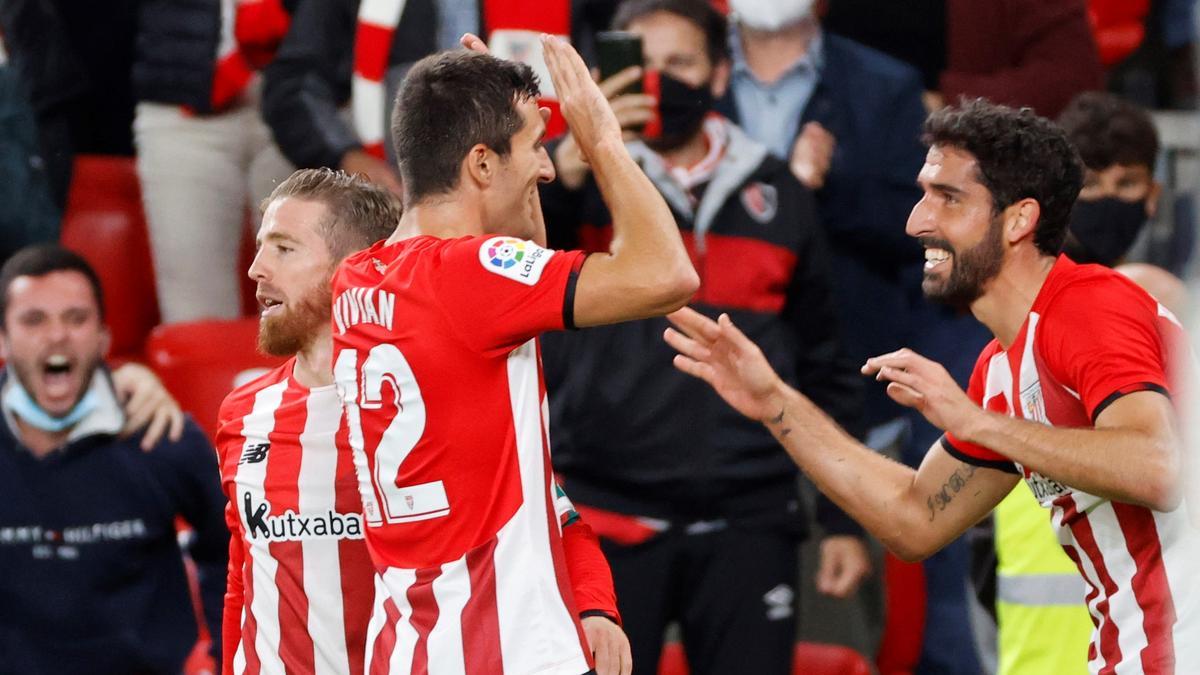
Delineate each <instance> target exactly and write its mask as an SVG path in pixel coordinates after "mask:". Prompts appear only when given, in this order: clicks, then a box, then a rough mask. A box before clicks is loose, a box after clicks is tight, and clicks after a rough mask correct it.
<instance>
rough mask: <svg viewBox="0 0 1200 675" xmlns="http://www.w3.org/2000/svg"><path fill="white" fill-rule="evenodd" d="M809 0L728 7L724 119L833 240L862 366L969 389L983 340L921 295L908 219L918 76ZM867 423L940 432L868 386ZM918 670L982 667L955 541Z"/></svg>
mask: <svg viewBox="0 0 1200 675" xmlns="http://www.w3.org/2000/svg"><path fill="white" fill-rule="evenodd" d="M817 8H819V7H816V6H815V3H814V2H813V1H811V0H787V1H786V2H761V1H756V0H732V1H731V2H730V9H731V10H733V13H734V18H735V19H736V21H735V24H734V30H733V31H731V46H732V52H733V75H732V81H731V86H730V90H729V92H728V93H727V94H726V96H725V97H724V98H723V100H722V104H721V106H720V107H719V109H720V110H722V111H723V112H726V113H727V114H729V115H730V116H731V117H732V118H733V119H734V120H735V121H737V122H738V123H739V124H740V125H741V126H742V127H743V128H745V129H746V131H747V133H748V134H749V135H750V136H751V137H752V138H754V139H756V140H758V141H760V142H763V143H765V144H766V145H767V147H768V148H769V149H770V150H771V151H772V152H773V153H775V154H776V155H777V156H779V157H781V158H784V159H786V160H787V161H788V163H789V166H790V167H791V169H792V172H793V174H795V175H796V177H797V178H798V179H799V180H800V182H801V183H803V184H804V185H805V186H807V187H808V188H809V189H811V190H813V191H814V192H815V194H816V200H817V212H818V215H819V217H820V223H821V226H822V227H823V229H824V231H825V236H826V240H827V241H828V242H829V250H830V255H829V258H830V268H831V269H832V270H833V273H834V276H833V297H834V301H835V307H836V311H837V317H838V319H839V321H840V322H841V328H842V336H843V338H844V341H845V344H846V351H847V353H848V354H849V356H850V357H851V358H852V359H853V360H854V361H856V362H858V363H861V362H862V361H865V360H866V359H867V358H868V357H871V356H874V355H876V354H883V353H887V352H890V351H893V350H896V349H899V348H900V347H902V346H904V345H910V346H914V348H917V349H920V350H922V352H923V353H927V354H930V355H931V357H932V358H935V359H938V360H939V361H941V362H942V363H945V364H946V366H947V368H949V369H950V372H951V373H952V374H953V375H954V376H955V377H956V378H958V380H959V382H962V383H965V382H966V379H967V377H968V375H969V373H970V371H971V366H972V365H973V363H974V360H973V354H974V353H975V351H976V350H977V349H978V348H982V347H983V345H984V344H985V343H986V342H987V335H986V331H984V329H983V328H982V327H980V326H979V325H978V323H977V322H976V321H975V320H974V319H972V318H971V317H969V316H965V315H961V314H959V313H957V312H955V311H954V310H951V309H948V308H943V307H935V306H933V305H930V304H928V303H926V302H925V301H924V300H923V299H922V298H921V295H920V275H921V252H920V246H918V245H917V244H916V242H914V241H913V240H912V239H911V238H909V237H907V236H905V234H904V228H903V223H904V222H905V220H906V219H907V217H908V214H909V212H910V211H911V210H912V208H913V205H914V204H915V203H916V202H917V200H918V199H919V198H920V191H919V190H918V189H917V188H916V186H915V184H914V182H913V177H914V176H916V175H917V172H918V170H919V169H920V167H921V163H922V161H923V157H924V156H925V149H924V147H923V146H922V145H921V142H920V134H921V124H922V123H923V122H924V119H925V106H924V105H923V103H922V93H923V86H922V82H921V76H920V74H919V73H918V72H917V71H916V70H914V69H913V68H911V67H909V66H908V65H906V64H904V63H902V62H900V61H898V60H896V59H893V58H891V57H889V56H886V55H884V54H881V53H879V52H876V51H874V50H872V49H869V48H867V47H864V46H862V45H860V44H857V43H855V42H852V41H850V40H847V39H845V38H842V37H839V36H837V35H834V34H832V33H829V32H827V31H825V30H824V29H823V27H822V25H821V22H820V20H819V18H818V16H817V14H816V13H815V11H814V10H815V9H817ZM864 422H865V424H864V428H865V429H866V430H867V438H868V439H869V442H870V443H871V445H872V446H873V447H876V448H877V449H884V448H893V449H897V450H898V451H899V454H900V456H901V458H902V459H903V460H904V461H905V462H906V463H908V464H909V465H910V466H917V465H918V464H920V462H921V460H922V458H923V457H924V455H925V452H926V450H927V449H928V448H929V446H930V444H931V443H932V442H933V441H934V440H935V439H936V438H937V436H938V431H937V430H936V429H934V428H933V427H931V426H930V425H929V424H928V423H926V422H925V420H924V419H922V418H921V417H920V415H917V414H914V413H913V412H912V411H908V410H904V409H903V408H901V407H900V406H897V405H896V404H895V403H894V402H892V401H891V400H890V399H889V398H888V397H887V395H886V393H885V391H884V387H883V386H882V385H880V384H879V383H876V382H868V383H867V385H866V396H865V405H864ZM924 565H925V578H926V581H927V585H928V605H927V606H928V612H927V621H926V623H927V630H926V635H931V636H932V635H936V636H937V638H936V639H928V640H926V641H925V642H924V649H923V653H922V664H923V667H928V668H930V669H935V670H937V669H940V670H948V671H954V672H975V671H977V670H979V665H978V663H977V659H976V656H975V654H974V650H973V648H972V647H971V644H972V640H971V636H970V631H969V621H968V615H967V594H966V589H967V583H966V574H967V572H966V569H967V551H966V547H965V545H964V544H960V543H955V544H953V545H951V546H949V547H947V548H946V549H945V550H943V551H941V552H939V553H938V554H937V555H936V556H934V557H933V558H931V559H929V560H927V561H925V563H924Z"/></svg>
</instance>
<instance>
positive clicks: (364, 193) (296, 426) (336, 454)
mask: <svg viewBox="0 0 1200 675" xmlns="http://www.w3.org/2000/svg"><path fill="white" fill-rule="evenodd" d="M399 218H400V211H399V208H398V206H397V205H396V204H395V203H394V201H393V199H392V197H391V196H390V195H389V194H388V193H387V192H386V191H385V190H383V189H381V188H378V187H375V186H373V185H371V184H370V183H367V182H366V181H364V180H361V179H358V178H352V177H349V176H347V175H345V174H343V173H340V172H333V171H329V170H324V169H321V170H303V171H298V172H296V173H295V174H293V175H292V177H291V178H289V179H288V180H287V181H285V182H284V183H282V184H281V185H280V186H279V187H278V188H276V189H275V191H274V192H273V193H272V194H271V196H270V197H269V198H268V199H267V201H266V208H265V212H264V215H263V221H262V226H261V228H260V230H259V233H258V253H257V255H256V256H255V259H254V263H253V265H252V266H251V267H250V276H251V278H253V279H254V280H255V281H256V282H257V283H258V300H259V302H260V303H261V305H262V306H263V308H264V309H263V312H262V319H261V326H260V331H259V347H260V348H261V349H262V350H263V351H264V352H267V353H270V354H274V355H277V356H290V357H291V358H290V359H288V361H287V362H286V363H285V364H283V365H282V366H280V367H279V368H276V369H275V370H273V371H272V372H270V373H267V374H266V375H263V376H262V377H260V378H258V379H256V380H254V381H253V382H250V383H248V384H246V385H245V386H243V387H241V388H239V389H237V390H236V391H234V392H233V393H232V394H230V395H229V397H228V398H227V399H226V400H225V403H224V404H223V405H222V407H221V413H220V419H221V423H220V428H219V431H218V435H217V447H218V451H219V454H220V461H221V473H222V479H223V480H222V484H223V487H224V490H225V492H226V494H227V495H228V497H229V505H228V508H227V509H226V519H227V522H228V525H229V529H230V531H231V532H232V533H233V537H232V540H231V545H230V553H231V555H230V566H229V582H228V591H227V596H226V602H225V617H224V631H223V633H224V639H225V644H226V645H227V647H226V649H225V657H226V658H225V663H224V668H223V670H224V672H225V673H239V674H240V673H259V672H263V673H275V672H284V671H286V672H296V673H362V672H363V670H364V663H365V662H366V661H367V660H368V659H369V658H370V656H369V655H367V654H366V652H365V649H366V635H367V623H368V620H369V619H370V612H371V600H372V597H373V595H374V592H375V583H376V582H375V570H374V567H373V566H372V564H371V561H370V557H369V554H368V551H367V546H366V544H365V542H364V540H363V519H362V515H361V511H362V503H361V500H360V499H359V495H358V480H357V478H356V476H355V471H354V466H353V460H352V457H351V453H350V448H349V444H348V435H347V430H346V428H345V427H344V426H343V425H342V424H341V419H342V407H341V402H340V401H339V400H338V397H337V393H336V391H335V388H334V385H333V374H332V371H331V369H330V364H331V353H332V340H331V336H330V292H329V279H330V276H331V274H332V273H333V270H334V268H335V267H336V265H337V263H338V262H340V261H341V260H342V258H344V257H345V256H346V255H347V254H349V253H351V252H353V251H357V250H359V249H362V248H365V247H366V246H368V245H370V244H371V243H372V242H375V241H379V240H381V239H383V238H385V237H387V236H388V235H390V234H391V233H392V231H393V230H394V229H395V225H396V223H397V221H398V220H399ZM556 496H557V499H556V500H555V502H554V511H555V513H556V515H557V516H558V517H559V518H560V519H561V522H562V523H563V527H562V532H563V542H564V549H565V554H564V557H565V561H566V565H567V568H568V570H569V572H570V575H569V576H570V579H571V581H572V584H571V590H572V596H573V597H574V600H575V602H576V605H577V607H578V609H579V611H580V614H581V616H583V617H584V618H583V619H582V623H583V626H584V629H585V632H586V635H587V638H588V640H589V642H590V645H591V647H592V648H593V649H594V650H595V651H596V652H597V656H596V661H597V664H598V670H599V672H601V673H606V674H608V675H618V674H624V675H627V674H628V672H629V667H628V663H629V656H628V642H627V641H626V640H625V637H624V634H623V633H621V630H620V628H619V627H618V625H617V623H616V622H617V621H618V620H619V617H618V616H617V613H616V609H615V608H616V600H615V596H614V593H613V590H612V579H611V576H610V574H609V572H608V568H607V564H606V563H605V561H604V558H603V556H602V554H601V553H600V550H599V547H598V545H597V542H596V541H595V538H594V536H593V535H592V533H591V530H590V528H588V527H587V526H586V525H585V524H583V523H582V522H581V521H578V519H577V516H575V515H574V512H573V510H572V509H571V506H570V503H569V502H568V501H567V500H566V497H565V496H564V495H561V493H559V494H558V495H556ZM410 619H412V620H416V619H417V617H415V616H413V617H410V616H405V617H403V620H404V621H408V620H410Z"/></svg>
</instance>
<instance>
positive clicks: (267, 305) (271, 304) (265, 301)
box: [257, 294, 283, 319]
mask: <svg viewBox="0 0 1200 675" xmlns="http://www.w3.org/2000/svg"><path fill="white" fill-rule="evenodd" d="M257 297H258V306H259V307H261V308H262V312H261V313H260V316H261V317H262V318H264V319H265V318H266V317H268V316H271V315H272V314H278V313H279V312H281V311H283V301H282V300H280V299H278V298H274V297H270V296H267V295H262V294H259V295H258V296H257Z"/></svg>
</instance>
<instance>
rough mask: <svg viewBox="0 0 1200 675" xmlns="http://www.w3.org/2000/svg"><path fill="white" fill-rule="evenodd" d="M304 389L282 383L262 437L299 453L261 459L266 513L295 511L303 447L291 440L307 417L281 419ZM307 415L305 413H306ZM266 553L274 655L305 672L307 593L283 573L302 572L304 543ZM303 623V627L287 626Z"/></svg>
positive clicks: (277, 545) (309, 657) (281, 544)
mask: <svg viewBox="0 0 1200 675" xmlns="http://www.w3.org/2000/svg"><path fill="white" fill-rule="evenodd" d="M307 397H308V392H307V391H306V390H304V389H301V388H299V387H288V388H287V389H285V390H284V392H283V397H282V399H281V400H280V402H279V406H278V407H277V408H276V409H275V424H274V425H273V427H272V429H273V430H272V431H271V433H270V434H269V435H268V436H267V439H268V442H269V443H270V444H271V446H272V447H275V448H285V447H290V446H291V445H293V444H294V445H295V446H296V447H297V449H298V450H300V452H291V453H287V452H277V454H275V456H273V457H271V458H270V460H269V461H268V462H267V475H266V476H265V477H264V478H263V492H264V494H266V495H267V498H268V501H269V503H270V504H271V515H273V516H276V517H279V516H282V515H283V514H285V513H288V512H289V511H290V512H292V513H299V511H300V462H301V461H303V460H302V457H303V454H304V449H303V447H302V446H300V444H299V443H298V442H296V441H297V440H298V439H296V438H295V429H297V428H299V429H303V428H304V427H305V426H307V424H308V420H307V419H303V420H294V419H293V420H284V419H283V417H284V416H285V415H288V414H289V413H292V412H293V411H305V412H307V408H306V407H305V404H304V399H305V398H307ZM306 417H307V416H306ZM270 551H271V557H272V558H274V559H275V560H276V561H278V566H277V567H276V571H275V587H276V588H278V589H279V626H280V631H279V659H280V660H281V661H283V663H285V664H288V666H289V667H295V668H299V669H302V670H303V671H304V672H311V671H312V670H313V669H314V666H313V642H312V636H310V635H309V634H308V630H307V628H308V595H307V594H306V593H305V591H304V579H303V578H302V577H297V576H294V575H292V574H289V571H290V570H299V571H300V573H301V575H302V574H303V570H304V544H303V542H299V541H273V542H271V543H270ZM293 626H295V627H298V626H304V627H305V630H287V627H293Z"/></svg>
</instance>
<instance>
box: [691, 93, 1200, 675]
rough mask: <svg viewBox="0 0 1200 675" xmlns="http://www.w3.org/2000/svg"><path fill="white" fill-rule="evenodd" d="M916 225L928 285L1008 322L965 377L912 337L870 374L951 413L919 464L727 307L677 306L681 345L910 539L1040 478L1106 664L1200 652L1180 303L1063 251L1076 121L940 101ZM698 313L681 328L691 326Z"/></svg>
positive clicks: (851, 501)
mask: <svg viewBox="0 0 1200 675" xmlns="http://www.w3.org/2000/svg"><path fill="white" fill-rule="evenodd" d="M926 137H927V139H928V140H929V141H930V143H931V147H930V149H929V153H928V156H927V158H926V161H925V166H924V168H922V169H921V173H920V175H919V176H918V179H917V182H918V184H919V185H920V186H921V188H922V190H923V191H924V196H923V197H922V199H921V201H920V202H918V203H917V205H916V206H914V207H913V211H912V214H911V215H910V216H909V219H908V233H909V234H910V235H912V236H914V237H917V238H918V239H919V240H920V241H921V243H922V244H923V245H924V246H925V252H926V253H925V259H926V263H925V270H924V271H925V279H924V282H923V288H924V291H925V294H926V295H927V296H928V297H930V298H932V299H934V300H940V301H944V302H948V303H951V304H954V305H957V306H960V307H963V308H964V309H970V311H971V312H972V314H974V315H975V317H976V318H977V319H979V321H980V322H982V323H983V324H984V325H986V326H987V327H988V328H989V329H990V330H991V331H992V333H993V334H994V336H995V340H993V341H992V342H991V343H990V344H989V345H988V346H987V347H985V348H984V350H983V352H982V354H980V357H979V360H978V361H977V363H976V365H975V371H974V373H973V375H972V377H971V381H970V384H969V386H968V388H967V391H966V392H963V391H962V390H961V389H959V388H958V386H957V385H956V384H955V383H954V381H953V380H952V379H951V378H950V376H949V375H948V374H947V373H946V371H945V369H943V368H942V367H941V366H940V365H938V364H936V363H934V362H932V361H929V360H928V359H925V358H923V357H921V356H919V355H917V354H915V353H913V352H910V351H908V350H901V351H899V352H895V353H892V354H887V355H884V356H880V357H876V358H872V359H869V360H868V361H867V363H866V364H865V365H864V366H863V372H864V373H865V374H869V375H874V376H875V377H876V378H878V379H880V380H883V381H887V382H889V384H888V388H887V391H888V394H889V395H890V396H891V397H892V398H894V399H895V400H896V401H898V402H900V403H902V404H904V405H908V406H911V407H913V408H916V409H917V410H919V411H920V412H921V413H922V414H923V415H924V416H925V417H926V418H927V419H928V420H929V421H930V422H931V423H932V424H934V425H935V426H937V427H938V428H940V429H942V430H944V431H945V432H946V433H945V435H944V436H943V437H942V439H941V441H940V442H938V443H937V444H935V445H934V446H933V447H932V448H930V450H929V454H928V455H926V457H925V461H924V463H922V464H921V466H920V468H919V469H917V470H916V471H915V472H914V471H913V470H912V469H909V468H907V467H904V466H901V465H899V464H897V463H895V462H891V461H889V460H888V459H886V458H884V457H881V456H879V455H876V454H874V453H872V452H871V451H870V450H868V449H867V448H865V447H863V446H861V445H859V444H858V443H857V442H856V441H855V440H854V439H852V438H851V437H849V436H848V435H846V434H845V433H844V432H842V430H841V429H839V428H838V427H837V426H836V425H835V424H833V423H832V422H830V421H829V419H828V418H826V417H825V416H824V415H822V414H821V412H820V411H819V410H818V409H817V408H816V407H815V406H813V405H812V403H811V402H810V401H808V400H807V399H806V398H805V397H804V396H803V395H802V394H800V393H799V392H797V391H795V390H794V389H791V388H789V387H787V386H786V385H784V384H782V382H781V381H780V380H779V378H778V377H777V376H776V375H775V373H773V372H772V371H771V368H770V366H769V365H767V362H766V361H765V360H764V359H763V357H762V353H761V352H760V351H759V350H758V348H757V347H755V346H754V344H753V343H751V342H750V341H749V340H747V339H746V338H745V336H744V335H743V334H742V333H741V332H740V331H738V330H737V328H735V327H734V326H733V324H732V322H731V321H730V320H729V317H727V316H724V317H722V318H721V319H720V321H719V322H713V321H710V320H709V319H707V318H705V317H703V316H700V315H699V314H697V313H695V312H692V311H687V310H685V311H683V312H679V313H677V314H676V315H674V317H673V321H674V322H675V324H676V326H678V327H679V331H675V330H670V329H669V330H668V332H667V341H668V342H670V343H671V344H672V345H673V346H674V347H675V348H676V349H678V350H679V351H680V352H681V354H680V355H679V356H676V357H675V362H676V365H677V366H678V367H679V368H680V369H682V370H684V371H685V372H688V373H691V374H693V375H696V376H697V377H701V378H703V379H704V380H706V381H708V382H709V383H710V384H712V385H713V387H714V388H715V389H716V391H717V392H718V393H719V394H721V396H723V397H724V398H725V400H726V401H728V402H729V403H730V404H731V405H733V406H734V407H735V408H737V409H738V410H739V411H740V412H742V413H743V414H744V415H746V416H747V417H750V418H752V419H758V420H761V421H762V422H763V423H764V424H765V425H766V427H767V428H768V429H769V430H770V431H771V432H772V433H774V434H775V437H776V438H777V439H778V440H779V442H780V443H781V444H783V446H784V448H785V449H786V450H787V451H788V453H789V454H791V455H792V458H793V459H794V460H795V461H796V462H797V464H799V465H800V467H801V468H802V469H803V470H804V471H805V473H807V474H808V475H809V476H810V477H811V478H812V479H813V482H815V483H816V484H817V486H818V487H819V488H820V489H821V490H822V491H824V492H825V493H826V494H827V495H829V496H830V497H831V498H833V500H834V501H835V502H837V503H838V505H839V506H841V507H842V508H843V509H845V510H846V512H847V513H849V514H850V515H851V516H853V517H854V518H855V519H857V520H858V521H859V522H861V523H862V524H863V525H864V526H865V527H866V528H867V529H868V530H870V531H871V532H872V533H873V534H875V535H876V536H877V537H879V539H880V540H882V541H883V543H884V544H886V545H887V546H888V547H889V548H891V549H892V550H893V551H895V552H896V553H897V554H898V555H900V556H902V557H904V558H907V559H918V558H923V557H925V556H928V555H931V554H932V553H933V552H935V551H937V550H938V549H939V548H941V547H942V546H944V545H946V544H947V543H948V542H950V541H951V540H952V539H954V538H955V537H957V536H959V535H960V534H962V532H963V531H965V530H966V529H967V528H968V527H970V526H971V525H973V524H974V523H975V522H977V521H978V520H980V519H981V518H983V517H984V516H985V515H987V514H988V512H989V511H991V510H992V508H993V507H995V506H996V504H997V503H999V501H1000V500H1001V499H1002V498H1004V496H1005V495H1006V494H1007V493H1008V492H1009V491H1010V490H1011V489H1012V488H1013V487H1014V486H1015V485H1016V484H1017V482H1018V481H1020V480H1022V479H1024V481H1025V482H1026V483H1027V484H1028V485H1029V488H1030V489H1031V490H1032V491H1033V495H1034V497H1035V498H1036V499H1037V500H1038V501H1039V502H1040V503H1041V505H1042V506H1043V507H1044V508H1046V509H1047V510H1048V511H1049V512H1050V516H1051V522H1052V524H1053V526H1054V528H1055V530H1056V531H1057V534H1058V538H1059V542H1060V543H1061V544H1062V546H1063V549H1064V550H1065V551H1066V553H1067V555H1068V556H1069V557H1070V558H1071V559H1072V560H1073V561H1074V562H1075V564H1076V566H1077V567H1078V568H1079V572H1080V575H1081V577H1082V579H1083V581H1084V582H1086V584H1080V600H1081V601H1084V602H1086V604H1087V608H1088V611H1089V612H1090V614H1091V617H1092V622H1093V624H1094V625H1095V630H1094V631H1093V633H1092V640H1091V646H1090V648H1089V650H1088V653H1087V654H1086V655H1084V654H1080V655H1079V659H1080V663H1083V662H1084V661H1085V660H1086V662H1087V664H1088V668H1089V670H1090V671H1091V672H1093V673H1181V674H1182V673H1196V672H1200V641H1198V640H1197V639H1196V636H1197V635H1198V634H1200V575H1198V574H1197V572H1198V569H1197V566H1198V564H1200V562H1198V561H1200V531H1197V530H1196V529H1195V527H1194V526H1192V525H1191V523H1190V522H1189V520H1188V517H1187V512H1186V509H1185V508H1184V505H1183V504H1182V503H1181V502H1182V493H1183V490H1182V487H1183V486H1182V485H1181V480H1180V475H1181V473H1182V471H1181V467H1183V466H1184V458H1183V456H1182V448H1181V444H1180V442H1179V430H1178V424H1179V419H1178V417H1177V415H1176V412H1175V409H1174V406H1173V404H1172V399H1171V397H1172V396H1176V397H1179V396H1180V395H1182V394H1184V393H1185V391H1184V389H1185V387H1184V385H1185V384H1186V383H1187V381H1188V380H1189V379H1190V375H1188V374H1186V373H1185V370H1186V366H1184V365H1183V364H1185V363H1186V361H1187V359H1185V358H1183V357H1184V356H1185V354H1184V352H1185V350H1186V346H1185V345H1186V341H1185V338H1184V336H1183V334H1182V329H1181V328H1180V326H1179V323H1178V321H1176V319H1175V317H1174V316H1173V315H1172V314H1171V313H1170V312H1169V311H1168V310H1166V309H1165V308H1164V307H1162V306H1161V305H1160V304H1159V303H1157V302H1156V301H1155V300H1154V299H1153V298H1151V297H1150V296H1149V295H1147V294H1146V293H1145V292H1144V291H1142V290H1141V289H1140V288H1138V287H1137V286H1136V285H1134V284H1133V283H1132V282H1131V281H1129V280H1128V279H1126V278H1124V277H1123V276H1121V275H1120V274H1118V273H1116V272H1113V271H1111V270H1109V269H1107V268H1104V267H1100V266H1097V265H1076V264H1075V263H1073V262H1071V260H1070V259H1068V258H1067V257H1066V256H1063V255H1059V250H1060V249H1061V247H1062V244H1063V239H1064V238H1065V237H1066V233H1067V223H1068V221H1069V216H1070V212H1071V206H1072V203H1073V202H1074V201H1075V197H1076V195H1077V194H1078V193H1079V189H1080V185H1081V181H1082V168H1081V164H1080V162H1079V159H1078V157H1077V156H1076V154H1075V151H1074V150H1073V149H1072V148H1071V146H1070V144H1069V143H1068V141H1067V139H1066V137H1065V135H1064V134H1063V132H1062V130H1061V129H1059V128H1058V127H1056V126H1054V125H1053V124H1052V123H1050V122H1049V121H1047V120H1045V119H1042V118H1039V117H1037V116H1035V115H1034V114H1033V113H1032V112H1031V111H1029V110H1028V109H1025V110H1021V111H1016V110H1012V109H1010V108H1005V107H1002V106H994V105H991V104H989V103H986V102H983V101H975V102H971V103H967V104H965V105H963V106H962V107H961V108H960V109H950V110H944V111H939V112H937V113H934V115H933V116H931V117H930V119H929V120H928V121H927V123H926ZM680 331H682V332H680Z"/></svg>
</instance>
